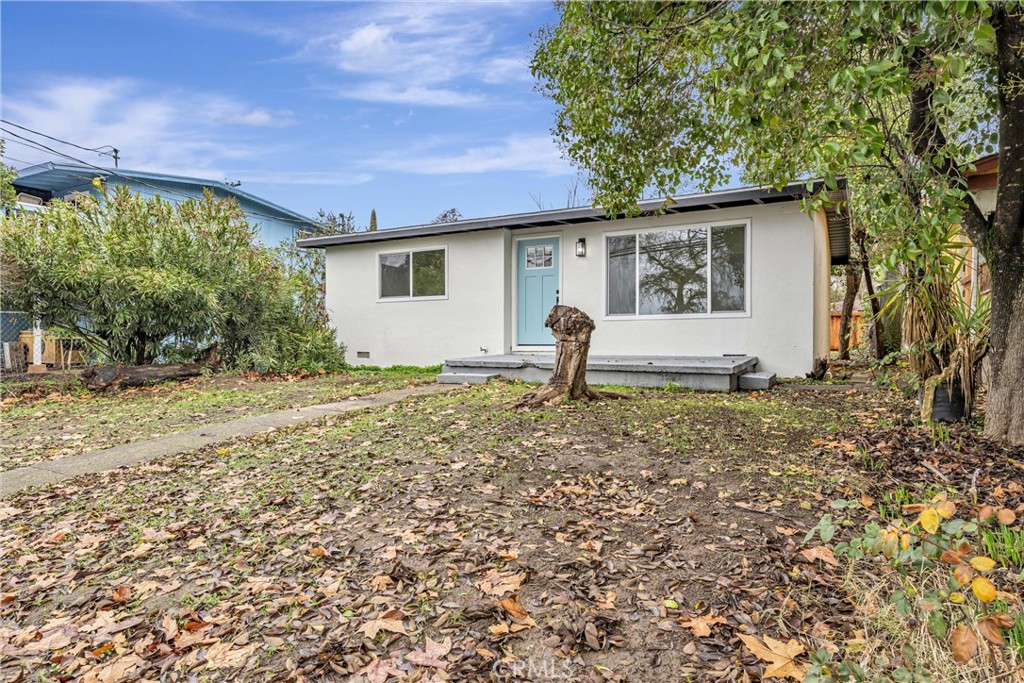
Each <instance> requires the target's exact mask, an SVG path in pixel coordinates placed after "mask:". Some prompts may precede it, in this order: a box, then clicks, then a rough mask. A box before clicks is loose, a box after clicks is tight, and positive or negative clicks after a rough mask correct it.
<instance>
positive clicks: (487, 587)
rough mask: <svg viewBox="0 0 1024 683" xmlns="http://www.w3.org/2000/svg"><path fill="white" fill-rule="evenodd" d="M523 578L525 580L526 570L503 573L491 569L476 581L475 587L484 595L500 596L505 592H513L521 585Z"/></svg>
mask: <svg viewBox="0 0 1024 683" xmlns="http://www.w3.org/2000/svg"><path fill="white" fill-rule="evenodd" d="M524 580H526V572H521V573H519V574H503V573H501V572H498V571H495V570H494V569H491V570H489V571H488V572H487V575H486V576H485V577H484V578H483V579H481V580H480V581H477V584H476V587H477V588H479V589H480V590H481V591H482V592H483V593H484V594H485V595H495V596H498V597H501V596H503V595H505V594H506V593H515V592H516V591H517V590H519V587H520V586H522V585H523V581H524Z"/></svg>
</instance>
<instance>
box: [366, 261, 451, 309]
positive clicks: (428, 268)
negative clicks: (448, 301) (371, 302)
mask: <svg viewBox="0 0 1024 683" xmlns="http://www.w3.org/2000/svg"><path fill="white" fill-rule="evenodd" d="M445 257H446V253H445V250H444V249H421V250H419V251H405V252H399V253H394V254H381V255H380V296H381V298H382V299H417V298H429V297H443V296H445V294H446V279H447V277H446V269H445V266H446V264H445V261H446V258H445Z"/></svg>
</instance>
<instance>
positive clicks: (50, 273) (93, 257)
mask: <svg viewBox="0 0 1024 683" xmlns="http://www.w3.org/2000/svg"><path fill="white" fill-rule="evenodd" d="M0 249H2V253H3V259H4V262H3V269H4V272H5V275H6V276H7V277H6V279H7V280H8V282H6V283H5V288H4V291H3V293H2V298H3V301H0V305H2V307H3V308H5V309H8V310H23V311H26V312H29V313H31V314H32V315H34V316H36V317H38V318H39V319H40V320H41V321H42V324H43V325H44V326H46V327H49V328H53V329H55V330H57V331H60V332H61V333H63V334H65V335H67V336H71V337H74V338H77V339H80V340H82V341H83V342H84V343H85V344H86V345H87V346H89V347H90V348H91V349H92V350H93V351H94V352H95V353H96V354H97V355H98V356H100V357H101V358H102V359H103V360H106V361H109V362H114V363H133V364H144V363H151V362H154V361H155V360H157V359H159V358H164V359H174V360H183V359H191V358H195V357H198V356H199V355H200V354H201V353H202V352H203V351H204V350H205V349H206V348H207V347H209V346H210V345H212V344H214V343H216V344H217V346H218V353H219V356H220V358H221V359H222V360H224V361H226V362H228V363H231V364H236V365H240V366H245V367H256V368H257V369H261V370H279V369H285V367H284V366H285V365H289V364H291V365H295V364H298V365H299V366H303V365H308V366H313V367H317V368H319V367H337V366H340V365H341V364H342V363H343V354H342V351H341V350H340V349H338V348H337V347H336V345H335V344H334V340H333V332H332V331H331V330H330V329H329V328H328V327H327V325H326V321H325V319H324V317H323V315H322V313H321V312H315V311H314V310H313V308H314V307H313V306H311V305H310V301H309V295H308V293H307V292H306V291H305V289H304V286H305V285H304V284H303V283H304V282H305V278H304V277H300V275H299V272H298V271H296V270H295V269H289V268H288V267H286V266H284V265H282V263H281V262H280V261H279V260H278V259H277V258H275V255H274V253H273V252H272V251H271V250H267V249H265V248H263V247H262V246H260V245H259V244H258V242H257V241H256V240H255V239H254V229H253V228H252V227H251V226H250V225H249V224H248V223H247V221H246V217H245V214H244V212H242V210H241V209H239V207H238V205H237V202H235V201H234V200H232V199H218V198H216V197H215V196H213V195H212V194H209V193H208V194H207V195H206V196H205V197H203V198H202V199H192V200H186V201H183V202H181V203H179V204H172V203H170V202H167V201H165V200H163V199H161V198H159V197H156V198H144V197H141V196H139V195H137V194H133V193H131V192H130V191H129V190H128V189H127V188H123V187H119V188H116V189H115V190H114V191H113V192H111V193H109V194H106V195H105V196H104V197H102V198H93V197H87V198H80V199H79V200H77V201H75V202H74V203H72V202H66V201H62V200H54V201H52V202H51V203H50V204H48V205H47V206H46V207H45V208H44V209H43V210H41V211H33V212H22V211H14V212H12V213H11V214H10V215H8V216H6V217H5V218H4V219H3V223H2V225H0ZM311 286H318V285H311ZM328 342H329V343H328Z"/></svg>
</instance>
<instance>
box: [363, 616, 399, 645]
mask: <svg viewBox="0 0 1024 683" xmlns="http://www.w3.org/2000/svg"><path fill="white" fill-rule="evenodd" d="M403 619H405V613H404V612H402V610H397V609H393V610H389V611H387V612H385V613H384V614H382V615H380V616H379V617H377V618H376V619H371V620H370V621H368V622H366V623H365V624H363V626H362V628H361V629H360V630H361V631H362V632H363V635H365V636H366V637H367V638H369V639H370V640H373V639H374V638H376V637H377V634H378V633H380V632H381V631H388V632H390V633H401V634H403V635H405V634H406V630H405V625H404V624H403V623H402V620H403Z"/></svg>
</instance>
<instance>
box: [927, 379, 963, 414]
mask: <svg viewBox="0 0 1024 683" xmlns="http://www.w3.org/2000/svg"><path fill="white" fill-rule="evenodd" d="M921 391H922V393H921V394H920V397H919V399H918V403H920V402H921V401H922V400H923V398H924V395H923V392H924V390H923V389H922V390H921ZM964 406H965V404H964V392H963V389H961V387H960V382H953V390H952V392H950V391H949V385H948V384H946V383H945V382H941V383H940V384H939V385H938V386H937V387H935V401H934V402H933V403H932V420H934V421H935V422H956V421H957V420H962V419H964V412H965V407H964Z"/></svg>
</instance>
